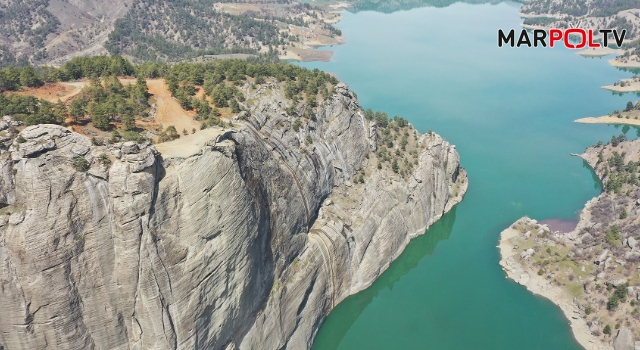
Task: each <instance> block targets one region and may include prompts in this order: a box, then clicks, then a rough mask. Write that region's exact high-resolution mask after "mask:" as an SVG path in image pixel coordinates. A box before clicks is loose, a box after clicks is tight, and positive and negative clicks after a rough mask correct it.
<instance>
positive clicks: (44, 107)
mask: <svg viewBox="0 0 640 350" xmlns="http://www.w3.org/2000/svg"><path fill="white" fill-rule="evenodd" d="M66 113H67V109H66V107H65V106H64V104H62V103H55V104H54V103H51V102H47V101H45V100H39V99H37V98H35V97H33V96H21V95H16V94H11V95H8V96H7V95H4V94H1V93H0V114H1V115H11V116H13V118H14V119H16V120H20V121H22V122H23V123H24V124H25V125H34V124H45V123H48V124H61V123H62V122H63V121H64V117H65V115H66Z"/></svg>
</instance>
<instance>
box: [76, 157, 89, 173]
mask: <svg viewBox="0 0 640 350" xmlns="http://www.w3.org/2000/svg"><path fill="white" fill-rule="evenodd" d="M89 166H90V164H89V161H87V160H86V159H84V158H82V157H77V158H74V159H73V167H74V168H76V170H77V171H87V170H89Z"/></svg>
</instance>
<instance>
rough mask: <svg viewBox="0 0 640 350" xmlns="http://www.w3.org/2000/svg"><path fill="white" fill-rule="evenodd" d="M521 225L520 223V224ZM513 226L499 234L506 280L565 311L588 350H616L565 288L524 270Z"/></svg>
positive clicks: (518, 233)
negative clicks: (595, 331)
mask: <svg viewBox="0 0 640 350" xmlns="http://www.w3.org/2000/svg"><path fill="white" fill-rule="evenodd" d="M519 221H520V220H519ZM519 221H518V222H519ZM514 225H515V223H514V224H512V225H511V226H509V227H508V228H506V229H505V230H504V231H502V232H501V233H500V242H499V244H498V246H497V247H498V249H499V250H500V266H501V267H502V270H503V271H504V272H505V273H506V278H509V279H511V280H513V281H514V282H516V283H518V284H520V285H522V286H524V287H525V288H527V290H528V291H530V292H531V293H533V294H536V295H539V296H542V297H544V298H546V299H548V300H549V301H551V302H552V303H553V304H555V305H556V306H558V307H559V308H560V310H562V312H563V314H564V316H565V318H566V319H567V321H568V322H569V325H570V327H571V332H572V333H573V337H574V339H575V340H576V341H577V342H578V343H579V344H580V345H581V346H582V347H583V348H585V349H587V350H592V349H593V350H595V349H613V347H612V346H611V345H609V344H607V343H605V342H603V341H601V340H600V339H599V338H597V337H595V336H593V335H592V334H591V331H589V327H588V326H587V323H586V321H585V319H584V318H583V317H582V316H581V315H582V314H581V312H580V310H579V309H578V308H577V307H576V306H575V305H574V303H573V296H571V295H570V294H569V293H567V292H566V291H565V290H564V289H563V288H561V287H558V286H555V285H553V284H551V283H549V282H548V281H547V280H546V279H545V278H544V277H542V276H539V275H538V274H537V273H535V272H534V271H532V270H531V268H530V267H529V266H523V264H521V263H520V262H519V261H518V260H520V257H519V256H518V253H517V252H515V248H514V245H513V244H512V243H511V242H510V241H511V239H513V238H516V237H518V236H519V235H520V232H519V231H518V230H516V229H514V228H513V226H514Z"/></svg>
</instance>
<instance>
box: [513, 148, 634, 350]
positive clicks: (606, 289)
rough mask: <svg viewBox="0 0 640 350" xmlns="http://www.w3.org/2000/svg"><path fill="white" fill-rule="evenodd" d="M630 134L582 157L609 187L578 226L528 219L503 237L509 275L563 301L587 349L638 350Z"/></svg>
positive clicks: (559, 302)
mask: <svg viewBox="0 0 640 350" xmlns="http://www.w3.org/2000/svg"><path fill="white" fill-rule="evenodd" d="M623 139H624V137H622V136H619V137H614V138H613V139H612V141H611V142H610V143H607V144H604V145H602V144H601V143H599V144H598V145H597V146H593V147H589V148H587V150H586V151H585V153H584V154H581V155H579V156H580V157H581V158H582V159H583V160H584V161H585V163H586V164H588V166H590V167H591V168H592V169H593V171H594V173H595V174H594V175H595V176H597V178H599V179H600V180H601V181H602V185H603V188H604V191H603V193H602V194H600V195H599V196H598V197H595V198H593V199H591V200H590V201H588V202H587V203H586V205H585V207H584V209H583V210H582V212H581V213H580V220H579V222H578V223H577V226H576V227H575V229H574V230H573V231H571V232H560V231H554V230H550V229H549V228H548V227H544V226H545V225H540V224H539V223H538V222H537V221H536V220H532V219H529V218H527V217H524V218H521V219H520V220H518V221H516V222H515V223H514V224H513V225H511V227H509V228H508V229H506V230H505V231H503V232H502V235H501V243H500V250H501V253H502V261H501V265H502V266H503V269H504V270H505V272H506V273H507V276H508V277H509V278H511V279H513V280H514V281H516V282H518V283H520V284H523V285H525V286H526V287H527V288H528V289H529V290H531V291H533V292H534V293H537V294H541V295H543V296H545V297H547V298H549V299H550V300H551V301H553V302H554V303H555V304H557V305H558V306H560V308H561V309H562V310H563V311H564V312H565V315H566V316H567V318H568V319H569V320H570V324H571V327H572V330H573V334H574V336H575V338H576V339H577V340H578V341H579V342H580V343H581V344H582V345H583V346H584V347H585V348H587V349H591V348H598V349H610V348H611V345H613V347H614V348H615V349H633V348H634V347H635V343H634V340H640V339H638V338H636V337H637V333H638V331H639V330H640V326H639V323H638V320H640V313H639V312H638V309H637V302H638V300H640V299H639V298H638V297H640V294H639V290H640V286H639V284H638V278H637V276H638V270H640V250H638V244H637V241H638V239H640V215H639V214H640V188H639V187H638V186H639V184H640V181H639V174H638V165H639V164H640V141H638V140H633V141H625V142H623V141H622V140H623ZM618 328H619V329H620V331H619V332H618V331H616V329H618ZM616 333H617V335H616ZM612 336H615V340H614V341H613V343H612V342H611V340H612V339H611V337H612ZM637 343H639V344H640V342H637ZM596 345H597V346H596Z"/></svg>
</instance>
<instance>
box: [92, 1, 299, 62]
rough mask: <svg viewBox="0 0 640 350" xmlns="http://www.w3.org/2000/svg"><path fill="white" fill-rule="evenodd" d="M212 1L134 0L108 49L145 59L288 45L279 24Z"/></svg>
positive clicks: (192, 55)
mask: <svg viewBox="0 0 640 350" xmlns="http://www.w3.org/2000/svg"><path fill="white" fill-rule="evenodd" d="M214 3H215V1H213V0H172V1H169V0H135V1H134V2H133V4H132V5H131V9H130V10H129V12H128V13H127V15H126V16H125V17H124V18H121V19H119V20H117V21H116V22H115V29H114V31H113V32H111V33H110V34H109V40H108V42H107V43H106V44H105V47H106V48H107V50H109V52H110V53H111V54H127V55H131V56H133V57H136V58H138V59H141V60H146V61H156V60H169V61H177V60H182V59H187V58H192V57H197V56H202V55H215V54H226V53H257V52H258V50H259V49H260V47H261V45H264V46H279V45H283V44H285V43H286V42H287V41H286V38H285V37H284V36H283V35H281V34H280V33H279V31H278V28H277V26H276V25H275V24H273V23H271V22H270V21H261V20H258V19H254V18H251V17H248V16H235V15H230V14H227V13H223V12H220V11H216V10H214Z"/></svg>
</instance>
